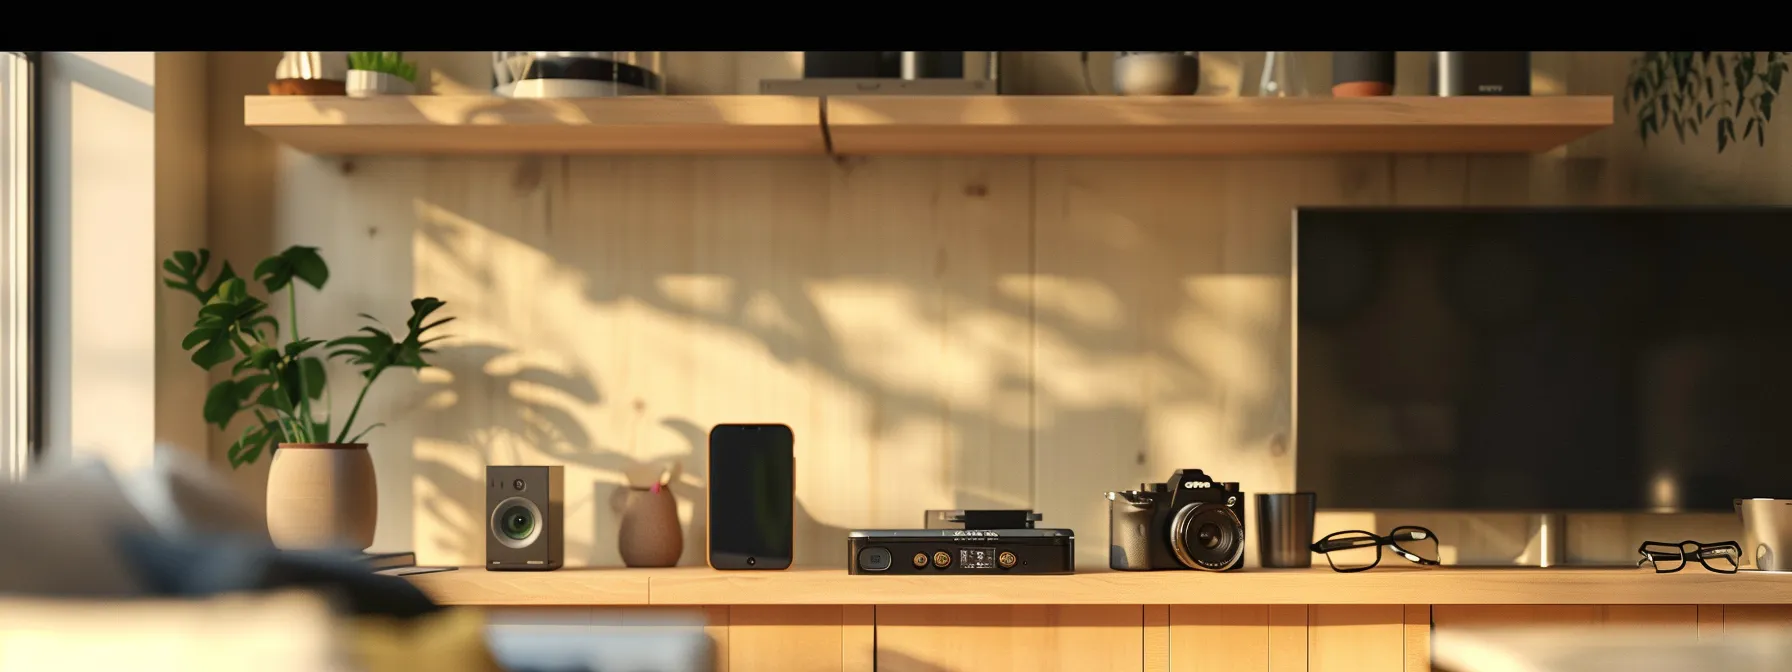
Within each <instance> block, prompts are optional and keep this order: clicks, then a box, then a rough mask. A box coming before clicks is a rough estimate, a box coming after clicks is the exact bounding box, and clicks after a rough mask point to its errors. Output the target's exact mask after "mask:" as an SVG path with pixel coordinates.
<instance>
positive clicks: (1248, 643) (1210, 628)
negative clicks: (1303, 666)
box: [1170, 604, 1306, 672]
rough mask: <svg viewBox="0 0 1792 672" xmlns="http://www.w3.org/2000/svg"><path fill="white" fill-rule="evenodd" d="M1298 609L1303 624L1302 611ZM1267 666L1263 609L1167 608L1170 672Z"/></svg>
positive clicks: (1266, 615)
mask: <svg viewBox="0 0 1792 672" xmlns="http://www.w3.org/2000/svg"><path fill="white" fill-rule="evenodd" d="M1299 609H1300V611H1301V613H1302V619H1303V620H1304V619H1305V613H1306V608H1305V607H1299ZM1305 639H1306V638H1305V635H1304V634H1303V635H1302V637H1301V640H1302V643H1303V645H1304V643H1305ZM1303 648H1304V647H1303ZM1302 660H1305V658H1304V653H1303V658H1302ZM1269 663H1270V650H1269V607H1268V606H1267V605H1262V604H1203V605H1185V604H1173V605H1170V670H1172V672H1196V671H1198V670H1268V669H1269Z"/></svg>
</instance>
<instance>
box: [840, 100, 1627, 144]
mask: <svg viewBox="0 0 1792 672" xmlns="http://www.w3.org/2000/svg"><path fill="white" fill-rule="evenodd" d="M827 113H828V132H829V133H830V134H831V135H832V136H833V143H834V144H833V146H834V151H835V152H837V153H840V154H1035V155H1057V156H1114V155H1135V156H1189V155H1223V154H1232V155H1239V154H1334V153H1357V152H1374V153H1479V152H1486V153H1508V152H1542V151H1547V150H1550V149H1554V148H1556V147H1560V146H1562V145H1564V144H1567V143H1568V142H1569V141H1571V140H1575V139H1577V138H1581V137H1584V136H1586V135H1588V134H1591V133H1593V132H1594V131H1598V130H1600V129H1603V128H1606V127H1608V126H1611V125H1612V99H1611V97H1610V96H1537V97H1529V96H1526V97H1495V96H1477V97H1463V98H1437V97H1397V98H1396V97H1387V98H1215V97H1202V96H1164V97H1157V96H1151V97H1114V96H981V97H975V96H965V97H952V98H946V97H937V98H933V97H920V96H913V97H910V96H876V97H874V96H859V97H836V98H829V99H828V101H827Z"/></svg>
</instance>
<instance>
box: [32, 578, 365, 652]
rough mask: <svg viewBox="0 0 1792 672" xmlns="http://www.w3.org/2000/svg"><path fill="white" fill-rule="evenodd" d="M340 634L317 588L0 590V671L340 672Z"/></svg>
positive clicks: (345, 642) (344, 647) (343, 640)
mask: <svg viewBox="0 0 1792 672" xmlns="http://www.w3.org/2000/svg"><path fill="white" fill-rule="evenodd" d="M349 641H350V640H349V639H348V638H347V637H345V636H344V634H343V632H342V630H341V629H340V624H339V623H337V622H336V620H335V619H334V618H333V617H332V615H331V613H330V608H329V605H328V604H326V603H325V602H324V601H323V600H322V598H320V597H319V596H317V595H313V594H307V593H279V594H270V595H252V596H245V595H235V596H225V597H219V598H216V599H212V600H146V599H123V600H120V599H111V600H98V599H50V598H22V597H0V672H42V671H43V670H131V671H132V672H162V671H164V670H166V671H167V672H176V671H179V672H189V671H192V670H254V671H255V672H289V671H290V672H337V671H342V672H348V671H350V670H356V669H359V667H358V666H357V665H356V664H355V663H356V661H355V659H354V657H353V651H352V649H351V648H350V646H349Z"/></svg>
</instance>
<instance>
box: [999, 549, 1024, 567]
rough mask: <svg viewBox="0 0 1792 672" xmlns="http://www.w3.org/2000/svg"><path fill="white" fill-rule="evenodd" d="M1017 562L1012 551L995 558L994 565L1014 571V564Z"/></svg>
mask: <svg viewBox="0 0 1792 672" xmlns="http://www.w3.org/2000/svg"><path fill="white" fill-rule="evenodd" d="M1018 561H1019V559H1018V558H1016V557H1014V553H1013V552H1012V551H1002V554H1001V555H998V556H996V564H998V565H1001V566H1002V569H1014V563H1016V562H1018Z"/></svg>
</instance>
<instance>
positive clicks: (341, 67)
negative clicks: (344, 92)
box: [274, 51, 348, 82]
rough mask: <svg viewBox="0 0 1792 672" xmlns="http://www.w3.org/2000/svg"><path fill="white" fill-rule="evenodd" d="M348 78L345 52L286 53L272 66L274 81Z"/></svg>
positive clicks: (338, 79) (337, 79)
mask: <svg viewBox="0 0 1792 672" xmlns="http://www.w3.org/2000/svg"><path fill="white" fill-rule="evenodd" d="M347 76H348V52H346V51H288V52H285V53H284V54H282V55H281V56H280V64H279V65H276V66H274V79H333V80H336V81H339V82H340V81H342V80H343V78H345V77H347Z"/></svg>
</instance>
